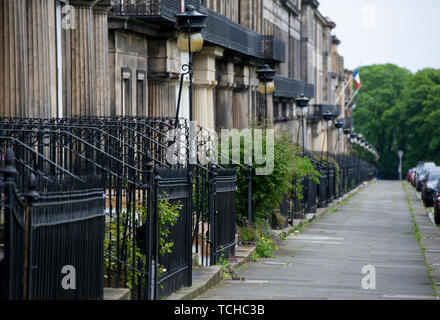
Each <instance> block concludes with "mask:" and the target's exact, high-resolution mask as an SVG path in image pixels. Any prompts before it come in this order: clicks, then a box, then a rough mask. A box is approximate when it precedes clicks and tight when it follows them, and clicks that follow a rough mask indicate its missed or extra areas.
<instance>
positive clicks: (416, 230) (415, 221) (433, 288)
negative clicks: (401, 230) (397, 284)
mask: <svg viewBox="0 0 440 320" xmlns="http://www.w3.org/2000/svg"><path fill="white" fill-rule="evenodd" d="M402 188H403V190H404V191H405V198H406V201H407V203H408V208H409V212H410V214H411V222H412V223H413V225H414V236H415V238H416V239H417V242H418V243H419V246H420V249H421V250H422V255H423V258H424V260H425V266H426V269H427V270H428V277H429V280H430V282H431V288H432V291H433V292H434V295H435V296H438V292H437V287H436V286H435V281H434V277H433V276H432V274H431V272H432V270H433V269H432V267H431V266H430V265H429V264H428V259H427V258H426V248H425V247H424V246H423V244H422V237H421V235H420V229H419V226H418V224H417V220H416V216H415V215H414V208H413V206H412V204H411V199H410V198H409V194H408V191H407V189H406V186H405V183H404V182H402Z"/></svg>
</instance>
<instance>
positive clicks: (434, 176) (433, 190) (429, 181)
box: [422, 167, 440, 207]
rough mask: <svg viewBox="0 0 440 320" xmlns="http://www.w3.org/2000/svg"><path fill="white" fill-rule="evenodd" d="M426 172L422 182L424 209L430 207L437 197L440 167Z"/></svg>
mask: <svg viewBox="0 0 440 320" xmlns="http://www.w3.org/2000/svg"><path fill="white" fill-rule="evenodd" d="M427 171H428V172H427V173H426V174H425V178H424V179H423V181H422V199H423V203H424V204H425V206H426V207H431V206H433V205H434V199H435V197H436V195H437V190H438V188H437V187H438V181H439V179H440V167H434V168H430V169H428V170H427Z"/></svg>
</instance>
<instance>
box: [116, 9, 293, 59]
mask: <svg viewBox="0 0 440 320" xmlns="http://www.w3.org/2000/svg"><path fill="white" fill-rule="evenodd" d="M185 4H187V5H189V4H191V5H193V6H194V7H195V8H196V10H197V11H199V12H201V13H204V14H206V15H208V18H207V19H206V26H207V27H206V28H205V29H204V30H203V31H202V34H203V37H204V39H205V41H206V42H207V43H211V44H215V45H220V46H222V47H224V48H227V49H231V50H234V51H237V52H239V53H242V54H245V55H249V56H252V57H255V58H258V59H264V60H268V61H277V62H283V61H285V48H286V45H285V43H284V41H282V40H280V39H278V38H276V37H274V36H262V35H261V34H259V33H257V32H255V31H253V30H251V29H248V28H245V27H243V26H241V25H239V24H238V23H235V22H233V21H231V20H230V19H228V18H226V17H225V16H224V15H221V14H219V13H217V12H215V11H212V10H210V9H208V8H205V7H203V6H200V1H198V0H186V1H185ZM113 12H114V14H115V16H117V17H129V18H135V19H140V20H144V21H151V22H163V23H165V24H168V27H170V28H171V27H172V24H173V23H174V21H175V15H176V14H178V13H180V12H181V2H180V1H177V0H114V6H113Z"/></svg>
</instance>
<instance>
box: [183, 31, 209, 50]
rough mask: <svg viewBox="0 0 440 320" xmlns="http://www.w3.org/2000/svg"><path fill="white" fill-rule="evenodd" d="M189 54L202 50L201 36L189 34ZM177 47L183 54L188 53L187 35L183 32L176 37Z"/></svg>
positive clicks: (199, 34)
mask: <svg viewBox="0 0 440 320" xmlns="http://www.w3.org/2000/svg"><path fill="white" fill-rule="evenodd" d="M190 41H191V52H193V53H194V52H199V51H200V50H202V48H203V37H202V34H201V33H199V32H197V33H192V34H191V40H190ZM177 46H178V47H179V49H180V50H181V51H183V52H189V41H188V34H187V33H185V32H180V33H179V36H178V37H177Z"/></svg>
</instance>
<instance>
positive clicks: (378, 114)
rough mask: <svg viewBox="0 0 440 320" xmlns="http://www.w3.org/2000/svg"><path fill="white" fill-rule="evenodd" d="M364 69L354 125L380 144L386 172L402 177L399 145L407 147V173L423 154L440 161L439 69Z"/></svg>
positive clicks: (390, 66) (388, 175)
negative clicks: (399, 166)
mask: <svg viewBox="0 0 440 320" xmlns="http://www.w3.org/2000/svg"><path fill="white" fill-rule="evenodd" d="M359 73H360V74H361V77H362V89H361V90H360V91H359V94H358V95H357V97H356V99H355V103H356V108H355V110H354V112H353V118H354V126H355V130H356V131H357V132H358V133H362V134H363V135H364V137H365V138H366V139H367V140H368V141H369V142H370V143H371V144H373V145H374V146H375V147H376V148H377V150H378V152H379V154H380V156H381V158H380V161H379V164H378V168H379V170H380V173H381V177H382V178H386V179H393V178H397V177H398V172H397V168H398V161H399V159H398V157H397V151H398V150H403V151H404V152H405V155H404V158H403V173H405V172H406V171H407V170H408V169H409V168H411V167H414V166H415V165H416V164H417V162H418V161H421V160H432V161H436V162H439V163H440V154H439V153H438V148H439V147H440V135H439V133H440V132H439V130H440V129H439V123H440V122H439V121H440V70H435V69H424V70H421V71H419V72H417V73H415V74H411V73H410V72H409V71H408V70H406V69H403V68H400V67H398V66H396V65H393V64H385V65H371V66H365V67H361V68H359ZM357 151H358V152H359V154H360V156H361V157H363V158H364V159H365V160H366V161H369V162H371V161H372V158H371V156H368V155H367V154H366V153H365V152H363V151H361V150H360V149H357Z"/></svg>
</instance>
